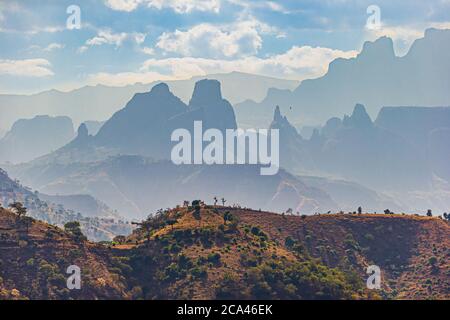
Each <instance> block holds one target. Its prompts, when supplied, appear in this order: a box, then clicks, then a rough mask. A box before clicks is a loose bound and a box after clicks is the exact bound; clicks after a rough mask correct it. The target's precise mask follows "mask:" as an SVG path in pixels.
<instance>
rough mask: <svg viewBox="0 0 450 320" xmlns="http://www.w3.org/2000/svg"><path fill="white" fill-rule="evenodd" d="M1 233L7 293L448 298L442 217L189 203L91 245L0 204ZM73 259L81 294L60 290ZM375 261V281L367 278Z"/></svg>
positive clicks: (1, 276)
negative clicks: (376, 284) (295, 212)
mask: <svg viewBox="0 0 450 320" xmlns="http://www.w3.org/2000/svg"><path fill="white" fill-rule="evenodd" d="M27 229H28V230H27ZM0 232H1V236H0V263H1V265H2V268H0V292H1V293H0V296H1V298H5V299H14V298H31V299H38V298H44V299H68V298H75V299H79V298H83V299H116V298H117V299H380V298H381V299H430V298H434V299H450V287H449V282H448V279H449V272H450V269H449V260H448V255H449V251H448V250H449V249H448V248H449V239H450V237H449V232H450V226H449V224H448V222H446V221H443V220H442V219H440V218H433V217H419V216H408V215H394V214H390V215H375V214H327V215H315V216H291V215H278V214H274V213H270V212H261V211H254V210H250V209H243V208H232V207H222V206H205V205H203V204H202V203H200V204H198V203H193V206H188V207H177V208H175V209H171V210H167V211H162V210H161V211H159V212H158V213H157V214H155V215H153V216H152V217H150V218H149V219H148V220H146V221H143V222H142V223H141V225H140V227H139V228H137V229H136V230H135V231H134V233H133V234H132V235H130V236H129V237H118V238H116V239H115V240H114V242H112V243H111V244H104V245H98V244H93V243H90V242H87V241H85V240H83V239H82V238H81V237H80V236H77V233H76V232H73V231H72V233H67V232H64V231H62V230H60V229H58V228H56V227H53V226H50V225H48V224H46V223H43V222H39V221H35V220H33V219H31V222H30V220H29V219H28V218H27V217H23V216H22V217H18V216H17V215H16V214H14V213H12V212H11V211H8V210H5V209H0ZM72 264H76V265H78V266H80V268H81V270H83V271H82V272H83V278H82V279H83V286H82V290H81V291H79V292H78V293H74V292H72V291H68V290H67V289H65V288H66V287H65V281H64V280H65V279H66V275H65V273H64V270H65V268H67V266H68V265H72ZM373 264H375V265H378V266H379V267H380V268H381V272H382V274H381V276H382V281H381V290H368V289H366V286H365V282H366V279H367V277H368V275H367V274H366V268H367V266H369V265H373ZM19 270H20V272H19ZM87 270H88V271H87ZM84 272H86V273H84ZM30 283H31V285H30ZM14 289H15V290H14Z"/></svg>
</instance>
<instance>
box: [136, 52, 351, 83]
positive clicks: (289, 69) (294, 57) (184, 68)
mask: <svg viewBox="0 0 450 320" xmlns="http://www.w3.org/2000/svg"><path fill="white" fill-rule="evenodd" d="M357 54H358V52H357V51H353V50H352V51H341V50H333V49H329V48H321V47H315V48H313V47H309V46H304V47H292V48H291V49H290V50H288V51H287V52H285V53H283V54H279V55H273V56H269V57H267V58H259V57H255V56H250V57H243V58H240V59H234V60H223V59H205V58H191V57H185V58H168V59H160V60H158V59H149V60H147V61H146V62H145V63H144V64H143V66H142V68H141V71H143V72H148V71H152V70H163V71H164V72H165V74H168V75H170V76H173V77H175V78H186V77H191V76H195V75H206V74H210V73H221V72H232V71H241V72H249V73H256V74H263V75H267V76H273V77H284V78H289V79H295V80H304V79H308V78H315V77H319V76H321V75H323V74H325V73H326V72H327V70H328V65H329V63H330V62H331V61H333V60H334V59H336V58H352V57H355V56H356V55H357Z"/></svg>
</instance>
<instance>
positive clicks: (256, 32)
mask: <svg viewBox="0 0 450 320" xmlns="http://www.w3.org/2000/svg"><path fill="white" fill-rule="evenodd" d="M276 32H277V31H276V29H274V28H272V27H270V26H268V25H267V24H265V23H262V22H260V21H258V20H256V19H253V18H250V19H248V20H245V21H238V22H235V23H232V24H228V25H220V26H218V25H212V24H208V23H203V24H199V25H196V26H194V27H192V28H191V29H189V30H186V31H180V30H175V32H164V33H163V34H162V35H161V36H160V37H159V38H158V42H157V43H156V47H158V48H160V49H162V50H163V51H165V52H171V53H176V54H179V55H182V56H194V57H200V56H201V57H208V58H233V57H239V56H248V55H254V54H256V53H258V51H259V50H260V49H261V47H262V42H263V40H262V37H261V35H262V34H270V33H274V34H275V33H276Z"/></svg>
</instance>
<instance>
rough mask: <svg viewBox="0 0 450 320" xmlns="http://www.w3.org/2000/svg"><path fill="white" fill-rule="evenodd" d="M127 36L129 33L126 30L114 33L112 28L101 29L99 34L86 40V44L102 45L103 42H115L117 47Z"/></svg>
mask: <svg viewBox="0 0 450 320" xmlns="http://www.w3.org/2000/svg"><path fill="white" fill-rule="evenodd" d="M127 37H128V34H127V33H125V32H122V33H112V32H111V31H110V30H100V31H99V32H98V34H97V36H95V37H93V38H92V39H89V40H87V41H86V45H88V46H100V45H102V44H113V45H115V46H116V47H120V46H121V45H122V43H123V41H124V40H125V39H126V38H127Z"/></svg>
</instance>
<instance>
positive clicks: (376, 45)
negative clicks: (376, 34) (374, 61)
mask: <svg viewBox="0 0 450 320" xmlns="http://www.w3.org/2000/svg"><path fill="white" fill-rule="evenodd" d="M360 56H362V57H366V56H368V57H373V58H379V57H380V56H381V57H395V52H394V42H393V41H392V39H391V38H389V37H386V36H383V37H381V38H378V39H377V40H375V41H373V42H372V41H366V42H365V43H364V46H363V49H362V51H361V53H360Z"/></svg>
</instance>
